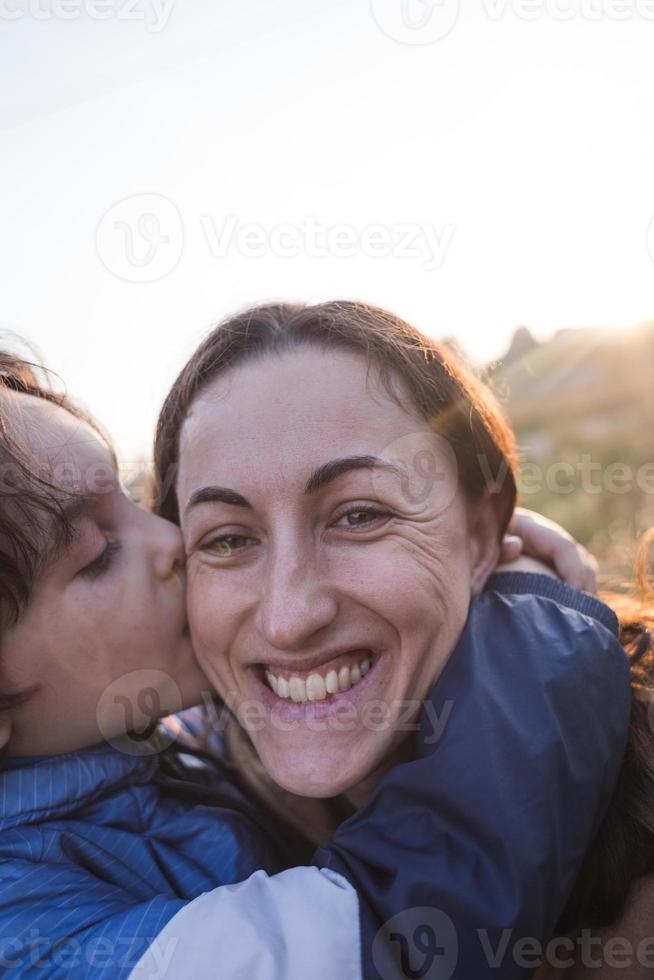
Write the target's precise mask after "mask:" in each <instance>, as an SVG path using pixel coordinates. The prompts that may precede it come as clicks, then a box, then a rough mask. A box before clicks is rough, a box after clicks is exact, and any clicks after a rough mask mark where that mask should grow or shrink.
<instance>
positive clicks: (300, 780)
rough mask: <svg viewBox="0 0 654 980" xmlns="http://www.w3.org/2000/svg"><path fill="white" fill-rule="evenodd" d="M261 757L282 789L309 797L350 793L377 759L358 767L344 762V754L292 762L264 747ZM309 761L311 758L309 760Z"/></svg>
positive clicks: (361, 763)
mask: <svg viewBox="0 0 654 980" xmlns="http://www.w3.org/2000/svg"><path fill="white" fill-rule="evenodd" d="M259 751H260V758H261V761H262V763H263V765H264V766H265V768H266V769H267V771H268V774H269V775H270V776H271V778H272V779H273V780H274V781H275V782H276V783H277V784H278V786H281V787H282V789H285V790H287V792H289V793H294V794H295V795H296V796H306V797H308V798H312V799H328V798H330V797H334V796H340V795H341V794H347V793H348V792H349V791H350V790H352V789H354V788H355V787H356V786H358V785H359V784H360V783H361V782H363V781H364V780H365V779H366V777H367V775H368V773H369V772H370V771H371V770H372V769H373V768H374V762H372V761H371V762H370V763H368V762H366V761H364V760H361V761H360V763H359V764H358V765H356V766H352V765H349V766H345V767H344V765H343V756H342V755H341V756H340V758H338V759H333V760H332V759H329V758H326V757H325V756H324V754H323V755H322V757H321V758H319V759H317V760H315V761H314V763H313V764H308V765H306V766H304V765H302V759H298V762H299V763H300V764H299V765H297V764H293V765H289V764H288V763H287V761H286V760H285V759H280V758H279V757H277V758H271V757H270V754H269V753H268V752H267V751H266V749H265V748H263V747H260V748H259ZM307 761H308V760H307Z"/></svg>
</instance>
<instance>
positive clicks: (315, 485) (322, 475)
mask: <svg viewBox="0 0 654 980" xmlns="http://www.w3.org/2000/svg"><path fill="white" fill-rule="evenodd" d="M364 469H366V470H372V469H383V470H388V471H390V472H392V473H395V474H396V475H397V476H400V477H402V476H403V475H404V473H403V471H402V469H401V468H400V467H399V466H397V465H396V464H395V463H389V462H388V461H387V460H383V459H380V458H379V457H378V456H344V457H343V458H342V459H332V460H330V461H329V462H328V463H323V464H322V465H321V466H319V467H317V469H315V470H314V471H313V473H312V474H311V476H310V477H309V479H308V480H307V482H306V484H305V487H304V492H305V494H312V493H317V491H318V490H320V489H322V488H323V487H325V486H326V485H327V484H328V483H331V482H332V481H333V480H335V479H336V478H337V477H339V476H342V475H343V473H348V472H349V471H350V470H364ZM208 503H223V504H232V505H233V506H234V507H251V506H252V505H251V504H250V502H249V500H247V499H246V498H245V497H244V496H243V495H242V494H240V493H237V492H236V490H231V489H230V488H229V487H217V486H207V487H201V488H200V489H199V490H194V491H193V493H192V494H191V496H190V497H189V501H188V503H187V505H186V507H185V508H184V513H185V514H186V513H188V511H189V510H190V509H191V508H192V507H195V506H197V504H208Z"/></svg>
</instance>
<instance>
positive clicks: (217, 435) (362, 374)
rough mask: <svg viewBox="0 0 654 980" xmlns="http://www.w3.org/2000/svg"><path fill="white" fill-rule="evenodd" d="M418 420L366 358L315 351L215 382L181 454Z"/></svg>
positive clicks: (190, 421)
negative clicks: (199, 447)
mask: <svg viewBox="0 0 654 980" xmlns="http://www.w3.org/2000/svg"><path fill="white" fill-rule="evenodd" d="M409 420H413V421H414V422H415V421H418V423H419V422H420V421H421V420H419V419H417V418H416V415H415V413H414V411H413V409H412V407H411V406H409V405H408V406H407V407H403V406H402V405H400V404H398V403H397V401H396V400H394V399H393V398H391V397H390V395H389V393H388V391H387V390H386V389H385V387H384V385H383V384H382V382H381V379H380V378H379V372H378V370H377V369H376V368H375V367H374V366H371V365H370V364H369V362H368V361H367V360H366V358H364V357H363V356H362V355H360V354H357V353H354V352H350V351H344V350H329V351H323V350H319V349H314V348H304V349H299V350H294V351H291V352H288V353H284V354H283V355H281V356H280V355H271V356H267V357H265V358H263V359H260V360H257V361H248V362H246V363H245V364H243V365H239V366H237V367H236V368H234V369H232V370H230V371H228V372H227V373H226V374H225V375H224V376H220V377H219V378H217V379H216V380H215V381H214V382H213V383H212V384H210V385H209V386H208V387H207V388H206V389H205V390H204V391H203V392H202V393H201V394H200V395H199V396H198V398H197V399H196V400H195V401H194V403H193V405H192V406H191V410H190V411H189V414H188V417H187V419H186V421H185V423H184V426H183V428H182V433H181V442H180V451H181V453H184V452H185V451H186V450H188V449H189V448H192V447H193V446H194V445H195V444H196V442H197V440H198V439H201V440H202V441H203V442H208V441H209V440H214V439H215V440H220V441H221V443H222V444H223V445H224V444H225V443H229V442H232V441H236V442H238V441H239V440H241V441H245V442H250V441H251V440H255V439H256V440H259V441H265V440H266V439H267V438H268V437H269V436H270V434H271V433H275V434H277V435H283V434H285V433H289V432H290V433H295V434H296V435H297V436H298V437H300V436H302V434H306V435H315V434H319V433H324V434H325V435H327V434H328V433H331V434H332V436H336V435H337V434H341V433H344V432H347V431H355V430H356V429H364V430H367V431H369V432H370V433H371V435H372V434H373V432H374V431H378V430H382V429H384V428H386V429H389V428H392V427H396V428H397V427H398V426H401V425H406V424H407V422H408V421H409Z"/></svg>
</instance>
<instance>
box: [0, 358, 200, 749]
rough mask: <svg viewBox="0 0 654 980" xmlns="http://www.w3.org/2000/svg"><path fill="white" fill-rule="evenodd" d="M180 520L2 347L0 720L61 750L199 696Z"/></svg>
mask: <svg viewBox="0 0 654 980" xmlns="http://www.w3.org/2000/svg"><path fill="white" fill-rule="evenodd" d="M183 559H184V555H183V549H182V545H181V538H180V533H179V530H178V529H177V528H176V527H174V526H173V525H172V524H169V523H168V522H167V521H164V520H162V519H161V518H159V517H156V516H154V515H153V514H150V513H148V512H147V511H145V510H143V509H141V508H140V507H138V506H137V505H136V504H135V503H134V502H133V501H132V500H131V499H130V498H129V497H128V496H127V495H126V494H125V492H124V491H123V489H122V488H121V485H120V482H119V479H118V475H117V470H116V461H115V458H114V456H113V453H112V451H111V449H110V448H109V446H108V445H107V442H106V440H105V439H104V438H103V437H102V435H101V434H100V433H99V431H98V430H97V428H96V427H95V426H94V425H93V423H92V422H90V420H89V419H87V418H86V417H85V416H84V415H83V413H81V412H80V411H79V410H78V409H76V408H75V407H74V406H73V405H72V404H71V403H70V402H69V401H68V399H67V398H65V397H63V396H60V395H56V394H55V393H54V392H53V391H52V390H51V388H50V387H49V386H48V384H47V382H46V381H44V380H43V379H42V378H41V377H40V375H39V373H38V372H37V371H36V370H35V369H34V368H32V367H31V366H30V365H29V364H27V363H25V362H24V361H21V360H19V359H17V358H15V357H12V356H10V355H5V354H0V730H1V731H2V733H3V741H4V742H6V753H7V754H9V755H41V754H50V753H61V752H67V751H72V750H75V749H78V748H82V747H84V746H88V745H92V744H94V743H96V742H99V741H101V740H102V739H103V738H113V737H114V736H117V735H119V734H121V733H123V732H125V731H128V730H129V729H131V728H132V727H138V726H143V725H144V724H146V723H147V722H148V721H151V720H152V718H153V715H154V714H155V713H156V714H165V713H168V712H169V711H171V710H172V711H174V710H178V709H180V708H181V707H182V706H188V705H190V704H194V703H197V701H198V700H199V699H200V693H201V690H202V689H203V687H204V686H206V682H205V681H204V678H203V675H202V674H201V673H200V670H199V668H198V667H197V665H196V663H195V659H194V657H193V652H192V649H191V644H190V639H189V637H188V633H187V629H186V612H185V596H184V561H183Z"/></svg>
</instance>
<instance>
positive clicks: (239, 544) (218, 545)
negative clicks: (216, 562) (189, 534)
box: [199, 534, 252, 558]
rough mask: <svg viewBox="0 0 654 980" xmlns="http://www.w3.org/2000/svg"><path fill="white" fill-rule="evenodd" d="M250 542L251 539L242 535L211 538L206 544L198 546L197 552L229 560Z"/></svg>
mask: <svg viewBox="0 0 654 980" xmlns="http://www.w3.org/2000/svg"><path fill="white" fill-rule="evenodd" d="M251 540H252V538H246V537H245V535H244V534H223V535H221V536H220V537H218V538H212V539H211V541H207V543H206V544H202V545H200V548H199V550H200V551H204V552H207V553H208V554H210V555H215V556H216V557H218V558H231V557H232V556H233V555H235V554H236V552H237V551H241V550H242V549H243V548H244V547H245V546H246V545H247V543H248V541H251Z"/></svg>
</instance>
